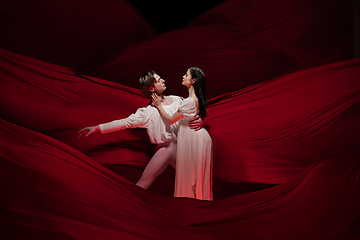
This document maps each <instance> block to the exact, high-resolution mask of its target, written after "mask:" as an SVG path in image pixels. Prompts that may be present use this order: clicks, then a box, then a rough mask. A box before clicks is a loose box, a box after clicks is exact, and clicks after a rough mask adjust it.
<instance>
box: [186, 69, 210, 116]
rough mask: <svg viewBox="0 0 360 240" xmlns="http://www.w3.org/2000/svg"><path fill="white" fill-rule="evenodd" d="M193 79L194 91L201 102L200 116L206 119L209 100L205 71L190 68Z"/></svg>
mask: <svg viewBox="0 0 360 240" xmlns="http://www.w3.org/2000/svg"><path fill="white" fill-rule="evenodd" d="M189 70H190V74H191V78H195V82H194V85H193V86H194V89H195V94H196V97H197V98H198V100H199V114H198V115H199V116H200V117H202V118H204V117H205V116H206V107H207V98H206V91H205V86H206V80H205V74H204V71H203V70H201V69H200V68H198V67H191V68H189Z"/></svg>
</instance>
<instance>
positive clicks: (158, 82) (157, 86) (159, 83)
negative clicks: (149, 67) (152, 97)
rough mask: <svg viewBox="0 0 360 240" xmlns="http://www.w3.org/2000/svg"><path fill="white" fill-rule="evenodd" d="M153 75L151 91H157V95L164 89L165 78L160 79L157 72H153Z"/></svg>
mask: <svg viewBox="0 0 360 240" xmlns="http://www.w3.org/2000/svg"><path fill="white" fill-rule="evenodd" d="M154 77H155V82H154V91H153V92H155V93H157V94H158V95H159V94H162V93H163V92H164V91H165V89H166V86H165V80H164V79H162V78H161V77H160V76H159V75H157V74H154Z"/></svg>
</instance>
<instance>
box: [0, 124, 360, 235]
mask: <svg viewBox="0 0 360 240" xmlns="http://www.w3.org/2000/svg"><path fill="white" fill-rule="evenodd" d="M338 141H339V142H340V141H342V140H341V139H338ZM0 143H1V152H0V159H1V161H0V180H1V181H0V190H1V193H2V194H1V195H0V204H1V208H0V212H1V214H0V221H1V228H2V229H1V231H0V237H1V239H46V240H48V239H61V240H63V239H89V240H91V239H94V240H95V239H96V240H98V239H239V238H241V239H255V240H256V239H259V240H260V239H270V240H271V239H274V240H275V239H316V240H319V239H348V240H350V239H357V237H359V236H360V232H359V229H358V225H359V223H360V205H359V201H360V161H359V157H360V152H352V153H347V154H343V155H340V156H337V157H334V158H331V159H327V160H324V161H318V162H316V163H314V164H312V165H310V166H309V167H308V168H306V169H305V170H304V171H302V172H301V173H300V174H298V175H297V176H296V177H295V178H294V179H292V180H290V181H289V182H287V183H285V184H282V185H279V186H277V187H273V188H269V189H266V190H263V191H258V192H255V193H251V194H244V195H239V196H234V197H230V198H227V199H224V200H219V201H214V202H206V201H199V200H194V199H181V198H171V197H164V196H160V195H156V194H153V193H151V192H149V191H146V190H143V189H141V188H139V187H137V186H136V185H134V184H132V183H130V182H128V181H127V180H125V179H123V178H122V177H120V176H119V175H116V174H115V173H113V172H112V171H110V170H108V169H106V168H104V167H102V166H101V165H99V164H98V163H96V162H95V161H93V160H92V159H90V158H88V157H86V156H85V155H83V154H82V153H80V152H79V151H77V150H75V149H73V148H72V147H70V146H69V145H66V144H64V143H62V142H59V141H57V140H55V139H53V138H50V137H48V136H45V135H42V134H40V133H37V132H33V131H30V130H28V129H25V128H22V127H19V126H16V125H14V124H11V123H8V122H5V121H3V120H0Z"/></svg>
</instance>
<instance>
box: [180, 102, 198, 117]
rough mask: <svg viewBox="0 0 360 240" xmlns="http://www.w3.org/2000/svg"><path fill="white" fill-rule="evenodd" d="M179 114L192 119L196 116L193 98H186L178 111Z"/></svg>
mask: <svg viewBox="0 0 360 240" xmlns="http://www.w3.org/2000/svg"><path fill="white" fill-rule="evenodd" d="M178 111H179V113H181V115H183V116H184V117H192V116H194V115H196V105H195V102H194V100H193V99H192V98H186V99H185V100H183V101H182V102H181V105H180V106H179V109H178Z"/></svg>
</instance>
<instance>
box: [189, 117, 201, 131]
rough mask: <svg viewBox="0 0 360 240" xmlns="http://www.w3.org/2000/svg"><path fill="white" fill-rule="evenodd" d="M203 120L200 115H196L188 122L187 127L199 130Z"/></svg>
mask: <svg viewBox="0 0 360 240" xmlns="http://www.w3.org/2000/svg"><path fill="white" fill-rule="evenodd" d="M204 122H205V120H203V119H202V118H201V117H200V116H198V115H196V116H195V118H194V119H193V120H191V121H190V122H189V127H190V128H191V129H194V130H195V131H199V130H200V129H202V128H203V125H204Z"/></svg>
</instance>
